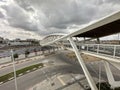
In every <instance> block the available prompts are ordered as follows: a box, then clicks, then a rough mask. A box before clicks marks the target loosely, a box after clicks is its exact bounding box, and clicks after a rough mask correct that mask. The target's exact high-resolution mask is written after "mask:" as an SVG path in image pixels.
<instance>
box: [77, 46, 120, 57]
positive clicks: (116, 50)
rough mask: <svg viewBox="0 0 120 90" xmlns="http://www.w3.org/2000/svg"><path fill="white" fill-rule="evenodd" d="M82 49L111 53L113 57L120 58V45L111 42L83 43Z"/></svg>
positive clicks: (98, 52)
mask: <svg viewBox="0 0 120 90" xmlns="http://www.w3.org/2000/svg"><path fill="white" fill-rule="evenodd" d="M79 49H81V50H86V51H90V52H95V53H97V54H105V55H110V56H112V57H113V58H118V57H119V58H120V45H110V44H83V45H81V46H80V48H79Z"/></svg>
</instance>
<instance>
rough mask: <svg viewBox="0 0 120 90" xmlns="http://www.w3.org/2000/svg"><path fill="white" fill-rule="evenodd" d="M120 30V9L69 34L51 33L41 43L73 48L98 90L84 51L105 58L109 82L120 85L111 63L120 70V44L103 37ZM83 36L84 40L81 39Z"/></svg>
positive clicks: (87, 75) (89, 79) (91, 85)
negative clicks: (104, 40)
mask: <svg viewBox="0 0 120 90" xmlns="http://www.w3.org/2000/svg"><path fill="white" fill-rule="evenodd" d="M119 32H120V11H118V12H115V13H113V14H111V15H108V16H106V17H104V18H102V19H100V20H98V21H96V22H93V23H91V24H89V25H87V26H86V27H84V28H81V29H80V30H77V31H75V32H73V33H70V34H68V35H49V36H47V37H45V38H44V39H43V40H42V41H41V42H40V44H41V45H42V46H49V45H50V46H57V47H62V48H63V49H68V50H71V51H73V52H74V53H75V55H76V57H77V59H78V61H79V64H80V66H81V67H82V69H83V72H84V74H85V76H86V79H87V81H88V83H89V85H90V87H91V89H92V90H98V88H97V87H96V84H95V82H94V80H93V78H92V76H91V75H90V73H89V71H88V69H87V67H86V65H85V62H84V60H83V58H82V56H81V54H82V53H84V54H87V55H91V56H95V57H98V58H101V60H103V63H104V66H105V70H106V74H107V78H108V82H109V84H110V85H111V86H112V87H113V88H114V87H120V81H115V79H114V77H113V73H112V71H111V69H110V66H109V64H112V65H113V66H114V67H116V68H117V69H119V70H120V45H119V44H118V45H112V44H102V43H101V41H100V38H101V37H104V36H109V35H112V34H117V33H119ZM81 38H83V40H81ZM93 39H96V42H97V43H92V44H89V43H88V44H86V41H91V40H93Z"/></svg>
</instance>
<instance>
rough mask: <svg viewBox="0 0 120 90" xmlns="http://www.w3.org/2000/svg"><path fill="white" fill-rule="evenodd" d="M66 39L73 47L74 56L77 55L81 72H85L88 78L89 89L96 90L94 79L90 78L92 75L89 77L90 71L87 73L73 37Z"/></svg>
mask: <svg viewBox="0 0 120 90" xmlns="http://www.w3.org/2000/svg"><path fill="white" fill-rule="evenodd" d="M68 40H69V41H70V44H71V46H72V47H73V50H74V52H75V54H76V57H77V59H78V61H79V63H80V65H81V67H82V69H83V72H84V74H85V76H86V78H87V80H88V83H89V85H90V87H91V89H92V90H98V88H97V87H96V84H95V82H94V80H93V79H92V77H91V75H90V73H89V71H88V69H87V67H86V65H85V63H84V61H83V59H82V57H81V56H80V53H79V51H78V48H77V46H76V44H75V42H74V41H73V39H72V38H71V37H70V38H68Z"/></svg>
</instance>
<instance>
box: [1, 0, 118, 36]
mask: <svg viewBox="0 0 120 90" xmlns="http://www.w3.org/2000/svg"><path fill="white" fill-rule="evenodd" d="M14 4H15V5H13V4H12V5H7V6H2V8H3V9H5V10H6V12H7V16H8V17H7V20H8V22H9V24H10V25H11V26H13V27H17V28H22V29H25V30H28V31H34V32H36V33H37V34H40V35H42V36H44V35H47V34H49V33H54V32H55V33H57V32H59V33H69V30H68V29H67V28H68V27H71V26H73V25H75V26H82V25H84V24H87V23H89V22H91V21H92V20H97V19H99V18H101V17H104V16H106V15H108V14H110V13H112V12H114V11H116V10H118V9H120V1H119V0H90V1H88V0H15V3H14ZM30 13H32V14H33V16H31V14H30ZM31 17H32V18H33V20H32V19H31Z"/></svg>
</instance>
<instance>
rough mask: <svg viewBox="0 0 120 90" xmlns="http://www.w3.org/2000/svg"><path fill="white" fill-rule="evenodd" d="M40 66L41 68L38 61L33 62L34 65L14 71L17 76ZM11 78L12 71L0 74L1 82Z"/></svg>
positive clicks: (12, 75)
mask: <svg viewBox="0 0 120 90" xmlns="http://www.w3.org/2000/svg"><path fill="white" fill-rule="evenodd" d="M40 67H41V68H42V67H43V63H39V64H35V65H31V66H28V67H25V68H22V69H20V70H17V71H16V76H17V77H19V76H21V75H24V74H26V73H29V72H31V71H35V70H37V69H39V68H40ZM12 79H14V72H11V73H8V74H5V75H3V76H0V82H3V83H5V82H7V81H10V80H12ZM1 84H2V83H1Z"/></svg>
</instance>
